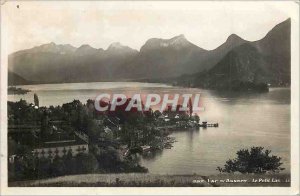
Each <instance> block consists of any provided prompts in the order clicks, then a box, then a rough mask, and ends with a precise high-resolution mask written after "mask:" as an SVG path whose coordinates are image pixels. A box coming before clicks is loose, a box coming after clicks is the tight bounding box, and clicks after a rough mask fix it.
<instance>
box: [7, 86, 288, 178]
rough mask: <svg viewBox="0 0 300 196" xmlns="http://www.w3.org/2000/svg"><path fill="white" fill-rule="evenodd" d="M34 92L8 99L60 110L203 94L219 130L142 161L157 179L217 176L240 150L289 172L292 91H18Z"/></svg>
mask: <svg viewBox="0 0 300 196" xmlns="http://www.w3.org/2000/svg"><path fill="white" fill-rule="evenodd" d="M18 87H21V88H24V89H29V90H31V92H30V93H28V94H26V95H8V100H9V101H18V100H20V99H21V98H22V99H25V100H26V101H28V102H31V103H32V102H33V94H34V93H36V94H37V95H38V96H39V100H40V105H41V106H50V105H61V104H63V103H66V102H71V101H72V100H74V99H78V100H80V101H81V102H86V100H87V99H94V98H95V97H96V96H97V95H98V94H100V93H126V94H134V93H143V94H145V93H157V94H163V93H169V94H172V93H200V94H201V102H202V105H203V106H204V108H205V111H202V112H200V113H199V115H200V121H208V122H218V123H219V127H218V128H207V129H202V128H199V129H198V130H182V131H176V132H174V133H172V135H171V136H172V137H175V138H176V140H177V141H178V142H176V143H174V147H173V148H172V149H166V150H163V151H162V152H160V153H156V154H155V155H152V156H148V157H144V158H142V159H141V164H142V165H143V166H145V167H147V168H148V169H149V172H150V173H156V174H193V173H197V174H202V175H209V174H217V173H218V171H216V168H217V166H223V165H224V163H225V161H226V160H228V159H229V158H234V157H235V153H236V151H237V150H239V149H241V148H250V147H251V146H263V147H265V148H268V149H271V150H272V152H273V154H275V155H278V156H280V157H282V162H283V163H284V165H283V167H284V168H286V170H285V172H289V170H290V89H289V88H271V89H270V92H268V93H262V94H256V93H254V94H238V93H234V94H228V93H220V92H219V93H217V92H215V91H209V90H202V89H195V88H182V87H172V86H168V85H164V84H148V83H137V82H95V83H71V84H41V85H26V86H18Z"/></svg>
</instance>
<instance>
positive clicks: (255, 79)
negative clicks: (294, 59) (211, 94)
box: [172, 20, 290, 89]
mask: <svg viewBox="0 0 300 196" xmlns="http://www.w3.org/2000/svg"><path fill="white" fill-rule="evenodd" d="M172 80H173V81H175V83H178V84H180V85H185V86H197V87H203V88H213V89H228V88H231V87H232V86H234V85H237V84H240V83H245V82H246V83H252V84H260V83H270V84H271V85H273V86H288V85H290V20H286V21H284V22H283V23H281V24H278V25H277V26H275V27H274V28H273V29H272V30H271V31H270V32H269V33H268V34H267V35H266V36H265V37H264V38H263V39H261V40H259V41H255V42H244V43H243V44H242V45H240V46H236V47H234V48H233V49H232V50H231V51H229V52H228V53H227V54H226V55H225V56H224V58H222V59H221V60H220V61H219V62H218V63H217V64H216V65H215V66H213V67H212V68H211V69H209V70H207V71H205V72H199V73H197V74H193V75H184V76H181V77H178V78H177V79H175V80H174V79H172Z"/></svg>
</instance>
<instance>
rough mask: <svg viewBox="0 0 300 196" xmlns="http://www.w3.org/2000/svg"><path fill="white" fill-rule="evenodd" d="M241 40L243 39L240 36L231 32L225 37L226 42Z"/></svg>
mask: <svg viewBox="0 0 300 196" xmlns="http://www.w3.org/2000/svg"><path fill="white" fill-rule="evenodd" d="M241 40H243V39H242V38H241V37H240V36H238V35H237V34H231V35H229V37H228V38H227V40H226V42H233V41H241Z"/></svg>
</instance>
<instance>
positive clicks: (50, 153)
mask: <svg viewBox="0 0 300 196" xmlns="http://www.w3.org/2000/svg"><path fill="white" fill-rule="evenodd" d="M83 138H84V137H80V136H78V134H77V135H74V137H73V138H69V139H64V140H51V141H44V142H43V143H42V144H40V145H39V146H37V147H36V148H34V150H33V154H34V155H35V156H37V157H38V158H42V157H45V158H50V159H54V158H55V157H56V156H58V157H63V156H65V155H68V154H71V155H72V156H76V155H77V154H79V153H88V152H89V147H88V141H87V140H84V139H83Z"/></svg>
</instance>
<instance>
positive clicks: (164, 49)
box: [9, 19, 290, 83]
mask: <svg viewBox="0 0 300 196" xmlns="http://www.w3.org/2000/svg"><path fill="white" fill-rule="evenodd" d="M289 41H290V19H287V20H286V21H283V22H282V23H279V24H278V25H276V26H275V27H273V28H272V29H271V30H270V31H269V32H268V33H267V34H266V35H265V37H264V38H262V39H260V40H258V41H254V42H250V41H247V40H244V39H243V38H241V37H239V36H238V35H236V34H231V35H230V36H228V38H227V39H226V41H225V42H224V43H223V44H221V45H220V46H218V47H217V48H215V49H213V50H205V49H203V48H201V47H199V46H197V45H195V44H193V43H192V42H190V41H188V40H187V39H186V37H185V36H184V35H183V34H180V35H178V36H174V37H172V38H170V39H161V38H151V39H148V40H147V41H146V42H145V44H144V45H143V46H142V47H141V48H140V51H138V50H135V49H132V48H130V47H128V46H124V45H122V44H120V43H119V42H115V43H112V44H111V45H109V46H108V48H107V49H106V50H104V49H102V48H99V49H96V48H93V47H91V46H89V45H87V44H86V45H85V44H84V45H81V46H80V47H78V48H76V47H74V46H72V45H69V44H55V43H53V42H52V43H48V44H43V45H40V46H36V47H33V48H31V49H27V50H21V51H17V52H15V53H12V54H11V55H9V70H10V71H11V72H13V73H16V74H18V75H20V76H21V77H23V78H24V79H27V80H29V81H36V82H37V83H57V82H97V81H124V80H139V79H159V78H174V77H180V76H181V75H189V74H194V73H201V72H206V71H208V70H210V69H212V68H213V67H214V66H216V65H217V64H218V62H220V61H222V59H223V58H225V56H226V55H227V54H228V53H229V52H231V51H232V50H233V49H234V48H237V47H239V46H241V45H243V44H250V45H252V46H253V47H254V48H256V49H257V52H258V53H259V55H262V56H263V59H265V61H266V62H268V63H267V65H264V66H265V67H267V69H268V70H270V73H272V74H273V75H274V76H273V77H280V80H284V82H286V81H287V80H288V77H289V75H290V54H288V53H290V46H289V44H287V43H288V42H289ZM272 59H273V60H272ZM281 73H283V75H286V76H280V74H281Z"/></svg>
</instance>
